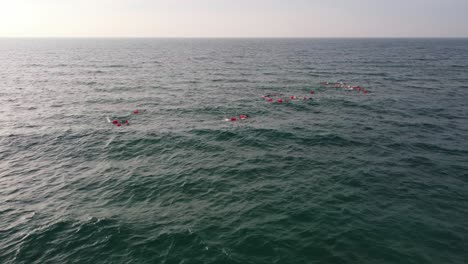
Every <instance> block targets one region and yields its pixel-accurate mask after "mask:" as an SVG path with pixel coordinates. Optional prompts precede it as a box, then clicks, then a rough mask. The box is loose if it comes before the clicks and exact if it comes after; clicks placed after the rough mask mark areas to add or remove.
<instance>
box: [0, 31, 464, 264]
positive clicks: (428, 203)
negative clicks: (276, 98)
mask: <svg viewBox="0 0 468 264" xmlns="http://www.w3.org/2000/svg"><path fill="white" fill-rule="evenodd" d="M467 72H468V40H463V39H459V40H457V39H445V40H444V39H438V40H434V39H432V40H431V39H416V40H411V39H407V40H391V39H381V40H378V39H374V40H372V39H369V40H365V39H362V40H349V39H348V40H345V39H334V40H313V39H309V40H300V39H296V40H293V39H291V40H280V39H277V40H274V39H272V40H267V39H264V40H261V39H257V40H255V39H251V40H241V39H239V40H183V39H180V40H178V39H173V40H164V39H159V40H158V39H133V40H132V39H75V40H74V39H68V40H66V39H61V40H53V39H49V40H44V39H42V40H41V39H22V40H15V39H1V40H0V122H1V124H2V125H1V128H0V263H460V264H464V263H468V251H467V249H468V240H467V239H468V238H467V236H468V227H467V225H466V223H467V220H468V172H467V171H468V107H467V102H468V74H467ZM323 81H333V82H335V81H345V82H349V83H352V84H356V85H361V86H363V87H365V88H366V89H368V90H369V91H370V92H369V93H368V94H363V93H359V92H356V91H344V90H343V89H335V88H327V87H323V86H321V85H320V83H321V82H323ZM311 90H314V91H315V95H313V97H314V99H313V100H308V101H306V102H303V101H302V100H298V101H292V102H287V103H283V104H277V103H268V102H266V101H265V99H263V98H262V97H261V96H262V95H265V94H268V93H273V92H278V93H284V94H285V96H290V95H296V96H300V97H301V98H302V96H304V95H307V94H308V93H309V92H310V91H311ZM134 109H141V110H146V111H142V112H141V113H140V114H138V115H133V114H132V111H133V110H134ZM239 114H248V115H250V116H251V118H250V119H248V120H246V121H240V122H239V121H238V122H225V121H223V119H224V118H225V117H228V118H230V117H232V116H236V115H237V116H238V115H239ZM106 117H109V118H111V119H114V118H118V119H121V120H123V119H129V120H130V123H131V125H130V126H122V127H116V126H113V125H112V124H109V123H107V121H106Z"/></svg>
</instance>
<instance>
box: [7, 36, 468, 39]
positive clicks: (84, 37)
mask: <svg viewBox="0 0 468 264" xmlns="http://www.w3.org/2000/svg"><path fill="white" fill-rule="evenodd" d="M467 38H468V36H447V37H440V36H422V37H421V36H415V37H410V36H404V37H396V36H395V37H393V36H391V37H386V36H385V37H383V36H373V37H242V36H239V37H151V36H148V37H141V36H0V39H467Z"/></svg>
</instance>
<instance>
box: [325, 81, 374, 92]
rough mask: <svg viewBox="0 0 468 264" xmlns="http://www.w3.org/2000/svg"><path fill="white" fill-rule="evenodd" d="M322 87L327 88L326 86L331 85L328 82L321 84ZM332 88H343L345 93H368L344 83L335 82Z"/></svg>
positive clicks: (358, 87) (359, 87)
mask: <svg viewBox="0 0 468 264" xmlns="http://www.w3.org/2000/svg"><path fill="white" fill-rule="evenodd" d="M322 85H323V86H328V85H331V83H329V82H323V83H322ZM333 88H343V89H344V90H345V91H358V92H361V91H362V92H363V93H364V94H367V93H369V91H368V90H366V89H364V88H362V87H361V86H356V85H350V84H346V83H344V82H337V83H334V84H333Z"/></svg>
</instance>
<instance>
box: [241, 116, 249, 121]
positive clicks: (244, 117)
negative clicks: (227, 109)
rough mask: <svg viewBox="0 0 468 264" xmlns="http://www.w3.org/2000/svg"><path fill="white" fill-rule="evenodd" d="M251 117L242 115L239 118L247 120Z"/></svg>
mask: <svg viewBox="0 0 468 264" xmlns="http://www.w3.org/2000/svg"><path fill="white" fill-rule="evenodd" d="M249 117H250V116H249V115H240V116H239V118H240V119H241V120H245V119H247V118H249Z"/></svg>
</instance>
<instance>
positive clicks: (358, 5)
mask: <svg viewBox="0 0 468 264" xmlns="http://www.w3.org/2000/svg"><path fill="white" fill-rule="evenodd" d="M28 36H29V37H468V0H229V1H228V0H0V37H28Z"/></svg>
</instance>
